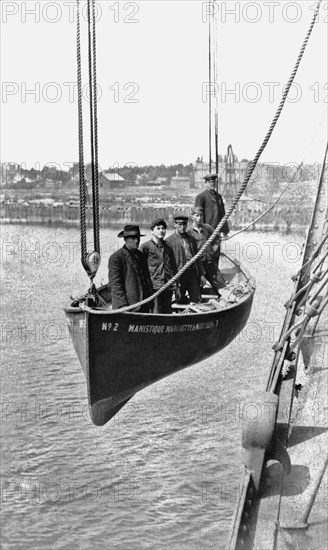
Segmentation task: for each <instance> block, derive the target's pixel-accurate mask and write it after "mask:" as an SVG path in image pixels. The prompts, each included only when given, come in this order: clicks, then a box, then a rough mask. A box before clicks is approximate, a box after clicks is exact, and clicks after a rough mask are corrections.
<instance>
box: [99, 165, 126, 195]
mask: <svg viewBox="0 0 328 550" xmlns="http://www.w3.org/2000/svg"><path fill="white" fill-rule="evenodd" d="M98 180H99V187H100V188H103V189H104V190H106V189H115V188H117V187H124V184H125V180H124V179H123V178H122V176H120V175H119V174H117V173H116V172H107V171H106V170H105V171H104V172H102V173H101V174H99V176H98Z"/></svg>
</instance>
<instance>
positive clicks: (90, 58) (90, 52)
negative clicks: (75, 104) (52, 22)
mask: <svg viewBox="0 0 328 550" xmlns="http://www.w3.org/2000/svg"><path fill="white" fill-rule="evenodd" d="M90 2H91V0H88V11H87V14H88V69H89V94H90V98H89V109H90V147H91V182H92V211H93V239H94V245H95V243H96V229H95V208H96V204H95V169H96V167H95V150H94V143H95V141H94V106H93V105H94V89H93V68H94V65H93V62H94V59H93V50H92V45H93V43H92V34H93V32H92V31H93V29H92V28H91V27H92V18H91V9H90Z"/></svg>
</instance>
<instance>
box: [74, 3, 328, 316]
mask: <svg viewBox="0 0 328 550" xmlns="http://www.w3.org/2000/svg"><path fill="white" fill-rule="evenodd" d="M321 1H322V0H319V1H318V3H317V6H316V9H315V12H314V15H313V18H312V21H311V24H310V27H309V30H308V32H307V34H306V37H305V39H304V41H303V44H302V47H301V49H300V52H299V54H298V57H297V60H296V63H295V66H294V68H293V71H292V73H291V76H290V78H289V80H288V82H287V85H286V87H285V90H284V92H283V95H282V98H281V101H280V103H279V106H278V109H277V111H276V114H275V116H274V118H273V120H272V122H271V125H270V127H269V130H268V132H267V134H266V135H265V137H264V140H263V142H262V144H261V146H260V148H259V150H258V152H257V153H256V155H255V157H254V159H253V161H252V163H251V164H250V166H249V168H248V170H247V173H246V175H245V179H244V181H243V183H242V184H241V186H240V189H239V191H238V193H237V194H236V196H235V197H234V199H233V201H232V204H231V206H230V207H229V209H228V211H227V213H226V214H225V216H224V217H223V218H222V220H221V221H220V223H219V224H218V226H217V227H216V228H215V230H214V231H213V233H212V235H211V236H210V237H209V239H208V240H207V241H206V243H205V244H204V245H203V246H202V247H201V248H200V250H199V251H198V252H197V254H195V256H193V258H191V259H190V260H189V261H188V262H187V263H186V264H185V265H184V266H183V267H182V268H181V269H180V271H179V272H178V273H177V274H176V275H174V277H172V279H170V280H169V281H168V282H167V283H166V284H165V285H163V286H162V287H161V288H160V289H159V290H158V291H157V292H155V293H154V294H152V295H151V296H150V297H149V298H146V299H145V300H142V301H140V302H138V303H136V304H131V305H130V306H125V307H124V308H121V309H117V310H110V309H108V310H107V311H95V310H93V309H91V308H89V307H88V306H85V305H83V308H82V309H84V310H85V311H89V313H97V314H99V313H101V314H105V313H123V312H125V311H133V310H135V309H136V308H139V307H140V306H141V305H145V304H148V303H149V302H152V301H153V300H154V299H155V298H156V297H157V296H159V295H160V294H162V292H164V291H165V290H166V289H168V288H169V287H171V286H172V285H173V284H174V283H175V282H176V281H177V280H178V279H179V278H180V277H181V275H183V273H185V271H187V269H189V267H191V266H192V265H193V264H194V263H195V262H196V261H197V260H199V259H200V258H201V256H202V255H203V253H204V252H205V250H206V249H207V247H208V246H209V245H210V244H212V243H213V242H214V241H215V240H216V238H217V237H218V236H219V234H220V231H221V229H222V227H223V226H224V224H225V222H226V221H227V220H228V219H229V217H230V216H231V214H232V212H233V211H234V209H235V207H236V205H237V203H238V201H239V199H240V197H241V195H242V194H243V192H244V190H245V188H246V186H247V184H248V182H249V180H250V178H251V176H252V174H253V171H254V169H255V167H256V164H257V162H258V160H259V158H260V156H261V154H262V153H263V151H264V149H265V147H266V145H267V143H268V141H269V139H270V137H271V135H272V132H273V130H274V128H275V126H276V124H277V121H278V119H279V117H280V114H281V112H282V109H283V107H284V105H285V102H286V98H287V95H288V92H289V90H290V87H291V85H292V83H293V81H294V78H295V75H296V73H297V70H298V67H299V65H300V62H301V59H302V57H303V54H304V51H305V48H306V46H307V43H308V41H309V38H310V35H311V32H312V29H313V26H314V23H315V21H316V18H317V15H318V11H319V7H320V4H321ZM81 307H82V305H81Z"/></svg>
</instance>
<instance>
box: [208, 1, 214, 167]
mask: <svg viewBox="0 0 328 550" xmlns="http://www.w3.org/2000/svg"><path fill="white" fill-rule="evenodd" d="M212 4H213V0H212ZM212 9H213V5H212ZM211 52H212V44H211V16H210V17H209V18H208V80H209V83H210V96H209V101H208V156H209V158H208V163H209V172H212V90H211V84H212V55H211Z"/></svg>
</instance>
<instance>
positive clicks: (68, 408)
mask: <svg viewBox="0 0 328 550" xmlns="http://www.w3.org/2000/svg"><path fill="white" fill-rule="evenodd" d="M116 233H117V231H116V230H115V231H111V230H104V231H103V232H102V243H103V245H104V250H103V264H102V266H101V269H100V276H99V277H98V282H100V281H101V279H103V280H104V281H105V280H106V277H107V275H106V264H107V258H108V255H109V254H110V253H111V252H113V251H114V250H115V249H116V248H117V246H118V242H117V241H118V240H117V239H116ZM1 237H2V282H3V284H2V312H3V319H2V353H1V360H2V380H3V382H2V418H1V433H2V516H3V518H2V534H1V540H2V548H3V549H4V550H7V549H8V550H9V549H10V550H11V549H12V550H19V549H27V548H29V549H30V548H31V549H35V550H43V549H46V548H47V549H50V550H55V549H56V550H57V549H67V550H68V549H72V550H77V549H90V548H93V549H95V550H103V549H122V550H127V549H129V550H144V549H156V550H157V549H158V550H161V549H164V548H167V547H170V548H172V549H174V550H175V549H176V550H193V549H195V550H199V549H204V550H206V549H210V548H211V549H212V548H213V549H214V548H216V549H217V548H219V549H220V548H224V544H225V540H226V535H227V529H228V527H229V525H230V520H231V516H232V513H233V510H234V506H235V503H236V500H237V498H238V491H239V484H238V480H239V475H240V463H241V462H240V455H241V451H240V450H241V410H242V407H243V405H242V402H243V400H244V399H245V398H249V397H250V396H251V394H252V392H254V391H256V390H259V389H265V383H266V380H267V377H268V373H269V369H270V365H271V358H272V349H271V346H272V344H273V342H274V341H275V340H276V339H277V338H278V335H279V329H280V324H281V322H282V318H283V315H284V308H283V304H284V302H285V301H286V300H287V298H288V297H289V294H290V291H291V288H292V282H291V279H290V277H291V276H292V275H293V274H294V273H295V272H296V271H297V268H298V266H299V253H300V249H301V248H300V245H301V243H302V238H300V237H295V236H288V237H286V236H280V235H278V234H258V233H243V234H241V235H239V236H238V237H236V240H232V241H229V242H228V243H227V245H226V249H227V250H228V251H234V252H236V255H237V257H238V258H239V259H240V260H241V261H242V262H243V263H244V265H246V266H247V267H248V269H249V271H250V272H251V273H252V274H253V275H254V276H255V277H256V280H257V292H256V295H255V302H254V306H253V310H252V313H251V318H250V321H249V323H248V325H247V327H246V329H245V330H244V331H243V333H242V334H241V335H240V336H239V337H238V338H237V339H236V340H235V341H234V342H233V343H232V344H231V345H230V346H229V348H228V349H226V350H224V351H223V352H221V353H220V354H218V355H216V356H214V357H212V358H211V359H209V360H207V361H204V362H203V363H200V364H199V365H197V366H194V367H191V368H189V369H187V370H185V371H183V372H180V373H177V374H176V375H173V376H171V377H169V378H167V379H166V380H163V381H161V382H159V383H157V384H155V385H154V386H152V387H150V388H148V389H147V390H144V391H143V392H141V393H140V394H137V395H136V396H135V397H134V398H133V400H132V401H131V402H130V403H129V404H128V405H127V406H126V407H124V408H123V409H122V411H121V412H120V413H119V415H118V416H117V417H115V418H114V419H112V420H111V421H110V422H109V423H108V424H107V425H105V426H104V427H102V428H97V427H96V426H94V425H93V424H92V423H91V421H90V419H89V416H88V410H87V402H86V385H85V380H84V377H83V374H82V370H81V368H80V365H79V363H78V359H77V357H76V356H75V353H74V351H73V348H72V345H71V343H70V341H69V337H68V331H67V329H66V324H65V318H64V315H63V311H62V308H63V306H64V305H65V304H66V303H67V302H68V300H69V296H70V295H78V294H79V292H82V291H84V290H85V289H86V288H87V283H88V281H87V277H86V275H85V274H84V271H83V269H82V267H81V266H80V260H79V249H78V242H79V234H78V231H76V230H75V229H58V228H57V229H51V228H43V227H31V226H1ZM119 244H121V243H119Z"/></svg>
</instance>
